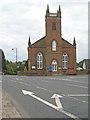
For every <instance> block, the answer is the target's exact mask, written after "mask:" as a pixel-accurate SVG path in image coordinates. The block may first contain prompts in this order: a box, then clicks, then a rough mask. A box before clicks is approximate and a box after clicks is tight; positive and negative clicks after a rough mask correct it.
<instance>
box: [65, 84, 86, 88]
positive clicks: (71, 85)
mask: <svg viewBox="0 0 90 120" xmlns="http://www.w3.org/2000/svg"><path fill="white" fill-rule="evenodd" d="M64 85H68V86H74V87H80V88H86V89H88V87H85V86H80V85H73V84H64Z"/></svg>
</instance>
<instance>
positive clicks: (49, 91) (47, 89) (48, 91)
mask: <svg viewBox="0 0 90 120" xmlns="http://www.w3.org/2000/svg"><path fill="white" fill-rule="evenodd" d="M36 88H39V89H42V90H45V91H48V92H53V91H51V90H48V89H46V88H42V87H39V86H37V87H36Z"/></svg>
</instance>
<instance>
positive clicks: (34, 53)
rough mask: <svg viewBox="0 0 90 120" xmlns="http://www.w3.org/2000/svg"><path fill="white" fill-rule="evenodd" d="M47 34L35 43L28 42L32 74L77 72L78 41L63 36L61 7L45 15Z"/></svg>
mask: <svg viewBox="0 0 90 120" xmlns="http://www.w3.org/2000/svg"><path fill="white" fill-rule="evenodd" d="M45 29H46V35H45V36H44V37H43V38H41V39H40V40H38V41H36V42H35V43H33V44H31V42H30V37H29V42H28V72H29V73H31V74H34V73H35V74H41V75H42V74H45V75H47V74H48V73H51V74H62V73H68V72H76V42H75V38H74V40H73V44H71V43H69V42H68V41H67V40H65V39H64V38H62V33H61V9H60V6H59V10H57V13H50V12H49V6H48V5H47V10H46V16H45Z"/></svg>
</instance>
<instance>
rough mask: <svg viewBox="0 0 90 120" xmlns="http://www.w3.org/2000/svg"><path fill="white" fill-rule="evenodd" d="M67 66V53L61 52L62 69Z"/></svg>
mask: <svg viewBox="0 0 90 120" xmlns="http://www.w3.org/2000/svg"><path fill="white" fill-rule="evenodd" d="M67 68H68V56H67V54H65V53H64V54H63V69H67Z"/></svg>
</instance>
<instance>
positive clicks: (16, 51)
mask: <svg viewBox="0 0 90 120" xmlns="http://www.w3.org/2000/svg"><path fill="white" fill-rule="evenodd" d="M14 49H16V75H17V48H12V50H14Z"/></svg>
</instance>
